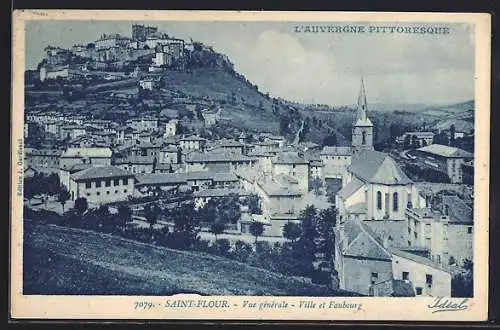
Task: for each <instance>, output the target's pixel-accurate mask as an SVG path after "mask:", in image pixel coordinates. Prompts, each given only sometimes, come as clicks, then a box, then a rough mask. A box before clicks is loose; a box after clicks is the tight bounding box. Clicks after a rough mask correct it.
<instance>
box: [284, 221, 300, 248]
mask: <svg viewBox="0 0 500 330" xmlns="http://www.w3.org/2000/svg"><path fill="white" fill-rule="evenodd" d="M301 234H302V228H301V227H300V224H298V223H295V222H288V223H286V224H285V225H284V226H283V237H285V238H286V239H289V240H290V241H292V243H295V241H296V240H297V239H298V238H299V237H300V235H301Z"/></svg>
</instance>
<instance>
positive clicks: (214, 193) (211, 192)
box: [193, 188, 249, 197]
mask: <svg viewBox="0 0 500 330" xmlns="http://www.w3.org/2000/svg"><path fill="white" fill-rule="evenodd" d="M230 194H236V195H239V196H246V195H249V193H248V192H246V191H245V190H243V189H228V188H214V189H203V190H200V191H196V192H194V193H193V196H194V197H224V196H228V195H230Z"/></svg>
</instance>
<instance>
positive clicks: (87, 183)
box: [85, 181, 92, 189]
mask: <svg viewBox="0 0 500 330" xmlns="http://www.w3.org/2000/svg"><path fill="white" fill-rule="evenodd" d="M90 187H92V182H90V181H87V182H85V188H87V189H90Z"/></svg>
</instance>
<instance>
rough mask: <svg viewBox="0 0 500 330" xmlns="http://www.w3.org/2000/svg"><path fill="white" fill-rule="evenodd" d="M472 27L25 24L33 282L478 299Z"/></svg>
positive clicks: (66, 291) (26, 177) (64, 288)
mask: <svg viewBox="0 0 500 330" xmlns="http://www.w3.org/2000/svg"><path fill="white" fill-rule="evenodd" d="M475 33H476V30H475V26H474V24H471V23H468V22H439V20H436V21H433V22H419V21H411V22H396V21H389V20H387V21H370V20H363V19H362V18H361V20H359V21H352V20H348V21H303V20H298V21H293V20H289V21H288V20H287V21H283V20H281V21H278V20H274V21H273V20H268V21H251V20H240V21H238V20H216V19H214V20H175V19H168V20H158V19H155V20H151V19H149V20H148V19H145V18H143V19H141V17H138V18H137V19H123V20H122V19H120V20H116V19H102V18H100V19H98V20H93V19H80V20H71V19H64V18H61V19H32V20H25V21H24V38H23V39H24V48H23V49H24V51H23V57H24V68H25V69H24V72H23V74H24V80H23V81H24V83H23V86H24V92H23V97H24V101H23V106H24V109H21V110H23V111H24V112H23V122H22V124H21V123H20V124H19V125H22V127H23V132H22V140H21V141H22V142H19V144H20V145H19V148H20V150H21V151H20V152H21V155H22V157H21V158H22V181H20V182H19V186H18V190H19V191H20V192H21V193H22V199H23V202H22V204H23V205H22V220H21V219H19V221H18V222H19V224H20V226H21V229H20V230H21V231H22V270H21V271H20V273H19V274H20V276H21V277H22V279H21V281H22V285H21V289H22V296H56V295H64V296H153V297H154V296H163V297H164V296H172V295H179V294H180V295H183V294H195V295H199V296H257V297H259V296H263V297H267V296H273V297H287V296H288V297H337V299H336V301H338V302H339V303H340V304H341V303H342V300H340V299H339V297H356V298H357V299H358V300H359V299H362V298H363V297H387V298H391V299H395V298H398V297H409V298H415V299H416V298H421V297H427V298H432V299H431V300H429V301H430V303H429V304H430V305H429V306H428V307H429V308H432V306H431V305H432V302H434V303H435V305H436V306H434V307H435V308H441V309H445V310H446V309H453V308H455V309H461V307H462V306H465V302H466V301H467V299H465V300H464V299H458V300H453V301H454V302H457V303H456V304H455V305H456V306H451V303H447V300H446V299H448V298H450V299H454V298H473V297H474V296H475V292H476V293H477V291H475V288H474V283H477V280H478V279H476V282H475V281H474V275H476V276H477V272H474V266H475V261H476V260H475V257H474V256H475V246H477V245H475V240H476V239H477V238H478V237H486V240H485V242H487V236H486V235H487V232H486V230H487V224H486V226H484V225H483V226H482V227H480V228H479V229H477V219H476V217H475V216H474V214H475V196H476V192H477V189H478V188H477V185H475V168H476V167H477V166H478V165H477V163H476V162H475V160H476V156H475V155H476V151H477V149H478V148H479V149H480V148H482V146H483V145H484V146H486V145H487V144H482V145H481V144H480V145H477V139H476V131H477V130H478V128H477V127H476V124H477V120H476V119H477V118H476V116H477V115H478V108H477V101H476V95H477V90H476V88H477V87H476V85H475V84H476V80H475V77H477V75H478V73H477V71H476V70H477V68H476V56H477V54H476V48H475V47H476V38H475ZM488 85H489V83H488ZM488 104H489V103H488ZM482 111H484V112H488V113H489V109H483V110H482ZM483 124H484V125H489V123H487V122H486V123H483ZM485 127H486V129H487V128H488V126H485ZM486 143H488V141H486ZM483 152H484V150H483ZM476 173H477V172H476ZM476 182H477V180H476ZM483 189H485V188H484V187H483ZM486 189H488V187H486ZM486 193H487V192H486ZM483 196H485V195H483ZM486 196H487V195H486ZM476 207H477V206H476ZM486 212H487V210H486ZM14 221H15V220H14ZM483 221H486V222H487V219H483ZM21 222H22V225H21ZM483 223H484V222H483ZM475 225H476V228H475ZM477 230H482V233H481V234H478V233H476V231H477ZM477 235H482V236H477ZM486 244H487V243H486ZM484 248H485V249H487V246H484ZM482 275H483V274H481V276H482ZM486 280H487V277H486V274H484V281H486ZM479 281H483V279H479ZM481 294H482V295H484V294H486V293H485V292H482V293H481ZM361 301H362V300H361ZM450 302H451V300H450ZM460 302H462V305H460V306H458V303H460ZM219 303H220V304H219V305H217V302H215V303H214V305H213V306H210V307H217V308H219V307H221V308H223V307H228V306H225V305H226V302H225V301H220V302H219ZM311 303H312V302H311ZM183 304H187V305H186V306H184V305H183ZM247 304H248V302H247ZM344 304H345V302H344ZM439 304H441V305H439ZM447 304H448V305H447ZM166 305H169V306H165V307H191V306H188V305H189V304H188V302H186V301H185V300H182V301H175V300H169V301H167V303H166ZM303 305H304V304H302V302H301V306H303ZM313 305H314V304H313ZM235 306H236V305H235ZM292 306H293V305H292ZM305 306H306V307H307V305H305ZM197 307H199V306H197ZM205 307H206V306H205ZM297 307H298V305H297ZM344 307H345V306H344ZM330 308H331V307H330ZM339 308H342V307H339ZM360 308H361V306H360ZM464 309H465V308H464ZM447 316H448V315H447Z"/></svg>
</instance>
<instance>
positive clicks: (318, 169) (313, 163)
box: [309, 160, 324, 180]
mask: <svg viewBox="0 0 500 330" xmlns="http://www.w3.org/2000/svg"><path fill="white" fill-rule="evenodd" d="M323 168H324V165H323V162H322V161H321V160H310V161H309V178H310V179H320V180H321V179H323Z"/></svg>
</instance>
